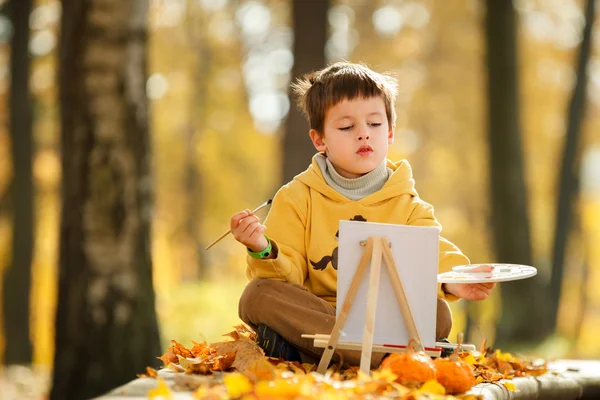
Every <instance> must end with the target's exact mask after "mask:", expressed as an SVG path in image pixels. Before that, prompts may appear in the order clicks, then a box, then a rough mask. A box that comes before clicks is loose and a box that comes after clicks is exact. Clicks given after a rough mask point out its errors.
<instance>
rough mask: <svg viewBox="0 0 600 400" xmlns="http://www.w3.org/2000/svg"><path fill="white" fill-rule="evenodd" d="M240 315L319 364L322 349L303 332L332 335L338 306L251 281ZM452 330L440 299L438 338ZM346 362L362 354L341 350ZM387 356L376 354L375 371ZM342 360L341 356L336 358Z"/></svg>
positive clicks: (284, 286)
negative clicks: (277, 336)
mask: <svg viewBox="0 0 600 400" xmlns="http://www.w3.org/2000/svg"><path fill="white" fill-rule="evenodd" d="M239 316H240V318H241V319H242V321H244V322H245V323H247V324H248V325H250V326H251V327H252V328H253V329H256V327H257V326H258V325H259V324H265V325H267V326H268V327H269V328H271V329H273V330H274V331H275V332H277V333H279V334H280V335H281V336H282V337H283V338H284V339H286V340H287V341H288V342H289V343H291V344H292V345H294V346H295V347H297V348H298V349H299V350H300V352H301V353H302V358H303V361H305V362H312V363H318V361H319V359H320V357H321V354H322V353H323V349H322V348H318V347H314V346H313V341H312V339H304V338H302V337H301V335H302V334H304V333H323V334H327V335H329V334H331V331H332V330H333V326H334V324H335V307H333V306H332V305H330V304H329V303H327V302H326V301H325V300H323V299H321V298H319V297H317V296H315V295H314V294H312V293H310V292H309V291H308V290H307V289H306V288H305V287H303V286H300V285H296V284H291V283H287V282H283V281H276V280H271V279H256V280H253V281H251V282H250V283H249V284H248V285H247V286H246V288H245V289H244V292H243V293H242V296H241V298H240V303H239ZM451 328H452V313H451V311H450V307H449V306H448V303H447V302H446V301H445V300H442V299H438V304H437V329H436V338H438V339H440V338H446V337H448V335H449V333H450V329H451ZM338 351H339V350H336V352H338ZM339 353H341V355H342V357H343V361H344V363H347V364H350V365H359V364H360V352H359V351H347V350H343V351H339ZM383 356H384V354H382V353H373V355H372V357H371V367H372V368H376V367H377V366H378V365H379V363H380V361H381V359H382V358H383ZM334 360H335V361H339V357H338V355H335V356H334Z"/></svg>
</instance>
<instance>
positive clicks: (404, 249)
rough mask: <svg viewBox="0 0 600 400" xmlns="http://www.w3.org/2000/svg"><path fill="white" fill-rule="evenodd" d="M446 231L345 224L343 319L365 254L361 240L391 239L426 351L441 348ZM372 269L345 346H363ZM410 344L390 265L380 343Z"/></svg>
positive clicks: (384, 277)
mask: <svg viewBox="0 0 600 400" xmlns="http://www.w3.org/2000/svg"><path fill="white" fill-rule="evenodd" d="M439 235H440V230H439V228H436V227H420V226H408V225H394V224H379V223H372V222H360V221H340V231H339V253H338V257H339V259H338V291H337V314H338V315H337V317H339V312H340V310H341V308H342V305H343V304H344V299H345V298H346V293H347V292H348V289H349V288H350V283H351V282H352V278H353V277H354V273H355V272H356V269H357V267H358V263H359V260H360V258H361V255H362V253H363V251H364V249H365V248H364V247H363V246H361V245H360V241H361V240H367V239H368V238H369V237H370V236H385V237H387V238H388V240H389V242H390V243H391V251H392V255H393V256H394V260H395V262H396V266H397V268H398V271H399V274H400V279H401V280H402V282H403V285H404V291H405V292H406V296H407V298H408V302H409V304H410V307H411V310H412V314H413V317H414V319H415V323H416V325H417V329H418V330H419V334H420V335H421V340H422V342H423V345H424V346H425V347H435V324H436V307H437V272H438V254H439ZM370 272H371V267H370V266H369V268H368V270H367V272H366V274H365V277H364V279H363V281H362V283H361V285H360V288H359V290H358V292H357V295H356V300H355V301H354V304H353V305H352V307H351V308H350V312H349V315H348V319H347V320H346V324H345V326H344V327H343V330H342V333H341V336H340V342H362V340H363V334H364V325H365V315H366V309H367V292H368V286H369V285H368V283H369V274H370ZM408 341H409V335H408V331H407V329H406V325H405V324H404V319H403V317H402V312H401V311H400V307H399V305H398V300H397V298H396V294H395V293H394V288H393V286H392V283H391V281H390V277H389V274H388V272H387V267H386V266H385V262H383V261H382V263H381V277H380V282H379V297H378V299H377V313H376V316H375V331H374V338H373V343H374V344H394V345H406V344H408Z"/></svg>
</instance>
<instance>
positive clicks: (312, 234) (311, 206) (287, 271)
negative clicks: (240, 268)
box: [246, 158, 469, 306]
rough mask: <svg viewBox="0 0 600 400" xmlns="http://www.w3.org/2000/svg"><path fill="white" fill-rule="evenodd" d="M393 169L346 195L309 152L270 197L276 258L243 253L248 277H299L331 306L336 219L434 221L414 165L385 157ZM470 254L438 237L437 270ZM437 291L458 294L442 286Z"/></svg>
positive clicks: (293, 279)
mask: <svg viewBox="0 0 600 400" xmlns="http://www.w3.org/2000/svg"><path fill="white" fill-rule="evenodd" d="M387 167H388V168H391V169H392V170H393V173H392V175H391V176H390V178H389V179H388V181H387V182H386V183H385V185H384V186H383V187H382V188H381V189H380V190H379V191H377V192H375V193H373V194H370V195H368V196H366V197H364V198H362V199H360V200H350V199H348V198H346V197H344V196H343V195H341V194H340V193H338V192H337V191H336V190H335V189H333V188H332V187H331V186H329V185H328V184H327V183H326V182H325V179H324V178H323V175H322V174H321V170H320V168H319V166H318V165H317V162H316V159H315V158H313V161H312V164H311V165H310V166H309V167H308V169H307V170H306V171H304V172H302V173H301V174H300V175H298V176H296V177H295V178H294V179H293V180H292V181H291V182H290V183H288V184H287V185H285V186H283V187H282V188H281V189H279V191H278V192H277V194H276V195H275V197H274V199H273V203H272V205H271V210H270V212H269V215H268V216H267V219H266V220H265V225H266V227H267V230H266V232H265V234H266V235H267V236H268V237H269V238H270V239H271V242H273V244H274V246H275V245H276V246H277V248H278V249H279V252H278V254H277V258H275V259H271V260H259V259H256V258H252V257H250V256H247V261H248V267H247V269H246V275H247V276H248V279H250V280H252V279H259V278H269V279H279V280H285V281H287V282H290V283H297V284H300V285H303V286H304V287H306V288H307V289H308V290H309V291H310V292H311V293H314V294H315V295H317V296H319V297H321V298H322V299H324V300H326V301H327V302H329V303H330V304H332V305H333V306H335V302H336V293H337V246H338V243H337V235H338V227H339V221H340V220H362V221H368V222H381V223H390V224H404V225H415V226H437V227H440V228H441V225H440V223H439V222H438V221H437V220H436V218H435V216H434V213H433V207H432V206H431V205H429V204H427V203H425V202H424V201H423V200H421V199H420V198H419V196H418V194H417V192H416V190H415V181H414V179H413V177H412V169H411V167H410V165H409V164H408V162H407V161H406V160H403V161H400V162H398V163H393V162H391V161H389V160H388V161H387ZM463 264H469V259H468V258H467V257H466V256H465V255H464V254H462V253H461V251H460V250H459V249H458V248H457V247H456V246H455V245H454V244H452V243H450V242H449V241H448V240H446V239H444V238H441V237H440V254H439V267H438V269H439V272H446V271H449V270H451V269H452V267H454V266H457V265H463ZM438 297H440V298H445V299H446V300H450V301H455V300H457V299H458V298H457V297H455V296H453V295H449V294H447V293H445V292H443V291H442V289H441V285H438Z"/></svg>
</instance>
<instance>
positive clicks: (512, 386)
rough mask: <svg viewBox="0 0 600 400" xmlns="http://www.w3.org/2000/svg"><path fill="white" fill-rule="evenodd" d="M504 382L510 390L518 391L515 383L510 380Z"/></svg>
mask: <svg viewBox="0 0 600 400" xmlns="http://www.w3.org/2000/svg"><path fill="white" fill-rule="evenodd" d="M502 384H503V385H504V387H505V388H507V389H508V390H510V391H511V392H518V391H519V390H518V389H517V388H516V386H515V384H514V383H512V382H510V381H504V382H502Z"/></svg>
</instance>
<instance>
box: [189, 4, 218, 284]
mask: <svg viewBox="0 0 600 400" xmlns="http://www.w3.org/2000/svg"><path fill="white" fill-rule="evenodd" d="M194 16H197V18H194ZM186 17H187V19H186V22H185V28H186V32H187V39H188V41H189V44H190V50H191V51H192V52H193V53H194V54H196V60H195V65H194V67H193V72H192V76H193V79H194V80H193V82H192V84H193V85H194V86H193V87H194V89H193V93H192V96H191V99H190V101H189V107H190V110H189V124H188V126H187V127H186V128H185V130H186V133H185V136H186V138H185V140H186V152H185V178H184V180H185V182H184V185H185V192H186V199H187V204H186V208H187V209H186V218H185V227H184V229H185V232H186V235H187V237H188V240H189V244H190V245H191V247H192V249H190V250H191V251H190V254H192V255H193V256H192V257H190V258H191V259H192V260H193V262H194V265H190V266H185V267H184V268H183V271H184V273H183V278H184V279H187V280H190V279H200V280H203V279H206V278H207V271H206V267H207V259H206V257H205V256H204V255H205V253H204V251H201V249H202V248H203V247H204V246H203V245H202V243H203V242H204V241H205V240H204V239H203V238H202V233H203V230H202V229H199V226H198V225H199V222H200V221H201V218H200V215H201V212H200V211H201V208H202V207H201V201H202V198H203V196H202V192H203V190H202V189H203V187H204V185H203V182H204V179H203V178H204V177H203V174H202V171H200V170H199V168H198V144H199V143H200V141H201V134H202V131H203V129H204V126H203V125H204V124H205V121H206V119H207V113H206V110H207V108H208V107H207V105H206V100H207V93H208V90H207V89H208V88H207V84H206V81H207V78H208V76H209V73H210V66H211V65H212V63H213V61H212V52H211V49H210V48H209V46H208V45H207V43H206V41H207V38H206V34H205V33H206V26H207V21H206V18H203V17H204V15H203V13H202V12H201V11H199V10H198V9H197V2H193V1H189V0H188V2H187V12H186Z"/></svg>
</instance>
